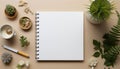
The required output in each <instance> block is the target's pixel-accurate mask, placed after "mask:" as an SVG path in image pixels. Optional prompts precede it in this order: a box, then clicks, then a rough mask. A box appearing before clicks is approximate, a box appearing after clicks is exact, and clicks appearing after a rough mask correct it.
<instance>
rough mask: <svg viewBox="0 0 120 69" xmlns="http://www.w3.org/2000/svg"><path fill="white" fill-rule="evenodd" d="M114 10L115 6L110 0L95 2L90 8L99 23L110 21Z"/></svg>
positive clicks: (95, 0) (97, 0) (96, 0)
mask: <svg viewBox="0 0 120 69" xmlns="http://www.w3.org/2000/svg"><path fill="white" fill-rule="evenodd" d="M112 10H113V5H112V4H111V3H110V2H109V1H108V0H94V1H92V2H91V5H90V7H89V12H90V14H91V15H92V16H93V18H94V19H96V20H97V21H98V22H101V21H105V20H106V19H108V18H109V17H110V14H111V13H112Z"/></svg>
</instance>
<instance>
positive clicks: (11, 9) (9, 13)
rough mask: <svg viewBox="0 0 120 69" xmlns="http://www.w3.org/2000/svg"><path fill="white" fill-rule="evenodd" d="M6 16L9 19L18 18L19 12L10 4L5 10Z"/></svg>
mask: <svg viewBox="0 0 120 69" xmlns="http://www.w3.org/2000/svg"><path fill="white" fill-rule="evenodd" d="M5 14H6V16H7V17H8V18H9V19H14V18H16V17H17V15H18V12H17V10H16V8H15V7H14V6H12V5H9V4H8V5H6V8H5Z"/></svg>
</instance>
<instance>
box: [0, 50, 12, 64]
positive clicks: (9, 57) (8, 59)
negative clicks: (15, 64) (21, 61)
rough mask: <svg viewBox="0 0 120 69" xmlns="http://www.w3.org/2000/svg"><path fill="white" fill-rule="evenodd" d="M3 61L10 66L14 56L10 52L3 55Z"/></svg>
mask: <svg viewBox="0 0 120 69" xmlns="http://www.w3.org/2000/svg"><path fill="white" fill-rule="evenodd" d="M1 59H2V62H3V63H4V64H10V63H11V61H12V55H11V54H10V53H8V52H5V53H3V54H2V57H1Z"/></svg>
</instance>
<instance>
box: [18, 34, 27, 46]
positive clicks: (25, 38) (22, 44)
mask: <svg viewBox="0 0 120 69" xmlns="http://www.w3.org/2000/svg"><path fill="white" fill-rule="evenodd" d="M20 42H21V46H22V47H25V46H28V45H29V41H28V40H27V37H25V36H21V37H20Z"/></svg>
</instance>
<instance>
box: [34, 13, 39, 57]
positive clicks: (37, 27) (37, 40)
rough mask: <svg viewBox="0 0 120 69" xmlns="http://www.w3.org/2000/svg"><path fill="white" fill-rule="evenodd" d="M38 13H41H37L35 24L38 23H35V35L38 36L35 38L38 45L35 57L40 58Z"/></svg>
mask: <svg viewBox="0 0 120 69" xmlns="http://www.w3.org/2000/svg"><path fill="white" fill-rule="evenodd" d="M38 15H39V13H36V14H35V24H36V25H35V26H36V36H35V37H36V39H35V41H36V43H35V45H36V57H35V58H36V59H39V57H38V56H39V46H38V45H39V39H38V38H39V35H38V34H39V31H38V30H39V20H38V19H39V17H38Z"/></svg>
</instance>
